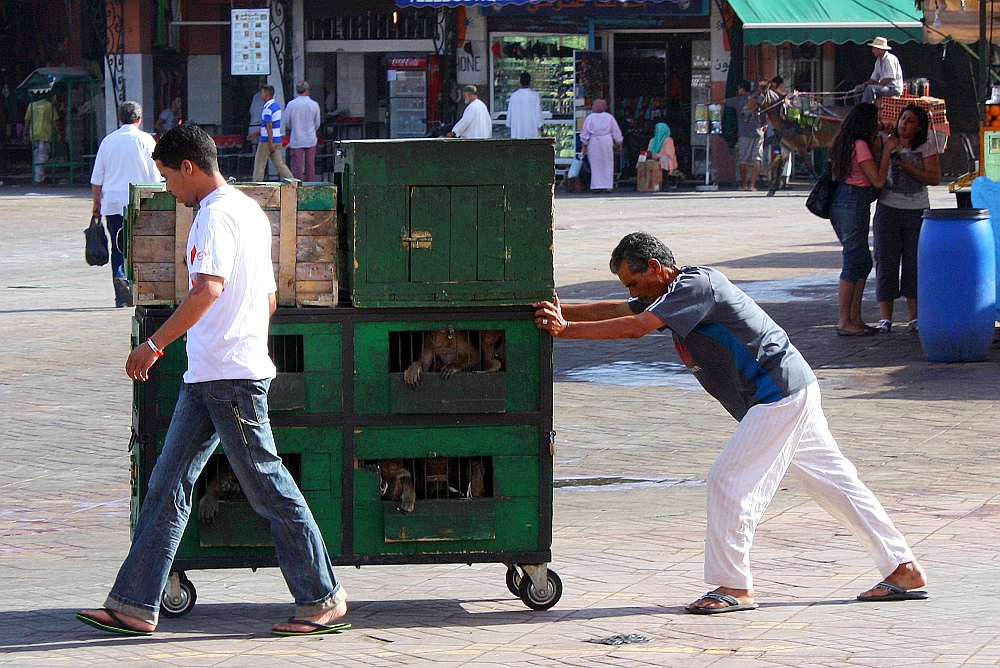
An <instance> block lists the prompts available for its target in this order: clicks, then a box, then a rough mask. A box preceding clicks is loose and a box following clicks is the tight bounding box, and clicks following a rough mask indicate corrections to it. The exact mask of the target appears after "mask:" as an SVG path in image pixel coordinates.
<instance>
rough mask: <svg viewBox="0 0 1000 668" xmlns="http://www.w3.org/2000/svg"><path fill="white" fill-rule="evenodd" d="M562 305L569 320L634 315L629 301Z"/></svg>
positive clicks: (578, 320) (607, 318) (592, 319)
mask: <svg viewBox="0 0 1000 668" xmlns="http://www.w3.org/2000/svg"><path fill="white" fill-rule="evenodd" d="M537 306H538V305H537V304H536V307H537ZM560 306H561V308H562V314H563V317H564V318H565V319H566V320H568V321H569V322H594V321H597V320H610V319H612V318H621V317H623V316H627V315H632V309H630V308H629V306H628V302H592V303H590V304H560Z"/></svg>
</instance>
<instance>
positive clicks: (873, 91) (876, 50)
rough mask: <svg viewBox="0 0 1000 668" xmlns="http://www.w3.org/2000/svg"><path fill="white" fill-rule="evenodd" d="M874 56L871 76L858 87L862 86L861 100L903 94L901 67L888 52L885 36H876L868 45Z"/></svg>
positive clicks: (865, 100) (872, 99) (873, 99)
mask: <svg viewBox="0 0 1000 668" xmlns="http://www.w3.org/2000/svg"><path fill="white" fill-rule="evenodd" d="M868 46H870V47H871V48H872V55H873V56H875V69H873V70H872V77H871V79H869V80H868V81H866V82H864V83H863V84H861V85H860V86H859V87H860V88H864V92H863V93H862V94H861V101H862V102H874V101H875V100H876V99H878V98H880V97H899V96H900V95H902V94H903V68H902V67H901V66H900V64H899V59H898V58H896V56H894V55H892V54H891V53H889V52H890V51H892V47H891V46H889V42H888V41H887V40H886V39H885V37H876V38H875V39H873V40H872V41H871V42H870V43H869V45H868Z"/></svg>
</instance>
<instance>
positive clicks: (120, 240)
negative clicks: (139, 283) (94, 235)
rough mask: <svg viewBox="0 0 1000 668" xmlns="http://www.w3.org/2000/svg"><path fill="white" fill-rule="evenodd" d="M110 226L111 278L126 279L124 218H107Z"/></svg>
mask: <svg viewBox="0 0 1000 668" xmlns="http://www.w3.org/2000/svg"><path fill="white" fill-rule="evenodd" d="M104 219H105V220H106V221H107V225H108V238H109V240H110V241H111V278H125V255H124V254H123V253H122V246H123V245H124V237H123V233H122V225H123V224H124V220H125V219H124V217H123V216H114V215H112V216H105V217H104Z"/></svg>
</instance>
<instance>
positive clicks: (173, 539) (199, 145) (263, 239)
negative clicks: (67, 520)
mask: <svg viewBox="0 0 1000 668" xmlns="http://www.w3.org/2000/svg"><path fill="white" fill-rule="evenodd" d="M153 157H154V159H155V160H156V165H157V167H158V168H159V169H160V171H161V172H163V175H164V176H165V177H166V179H167V190H169V191H170V192H171V193H172V194H173V195H174V197H176V198H177V201H178V202H179V203H181V204H184V205H186V206H190V207H199V209H198V213H197V215H196V216H195V219H194V221H193V223H192V225H191V231H190V233H189V235H188V241H187V254H186V257H187V261H188V262H187V264H188V273H189V276H190V288H189V290H188V293H187V295H186V296H185V297H184V300H183V301H182V302H181V303H180V305H179V306H178V307H177V308H176V309H175V310H174V312H173V314H172V315H171V316H170V317H169V318H168V319H167V321H166V322H164V323H163V325H162V326H161V327H160V328H159V329H158V330H156V332H154V333H153V335H152V336H151V337H149V338H148V339H147V340H145V341H143V342H142V343H141V344H139V346H137V347H136V348H135V349H133V350H132V352H131V354H130V355H129V356H128V360H127V361H126V363H125V372H126V373H127V374H128V376H129V377H130V378H131V379H133V380H135V381H140V382H142V381H146V380H148V379H149V370H150V368H151V367H152V366H153V364H154V363H156V361H157V360H158V359H159V358H160V357H161V356H162V355H163V349H164V348H166V347H167V346H168V345H170V344H171V343H173V342H174V341H176V340H178V339H180V338H181V337H182V336H184V335H185V334H187V342H186V350H187V358H188V368H187V371H186V372H185V373H184V378H183V382H182V383H181V389H180V394H179V395H178V398H177V404H176V406H175V407H174V412H173V416H172V417H171V419H170V427H169V428H168V430H167V435H166V438H165V440H164V443H163V449H162V450H161V452H160V455H159V457H158V458H157V460H156V465H155V466H154V467H153V472H152V475H151V477H150V480H149V486H148V490H147V492H146V496H145V498H144V499H143V500H142V508H141V509H140V511H139V517H138V519H137V520H136V525H135V527H134V531H133V538H132V546H131V548H130V549H129V553H128V556H127V557H126V558H125V561H124V563H122V566H121V568H120V569H119V571H118V577H117V579H116V580H115V584H114V586H113V587H112V588H111V592H110V593H109V595H108V597H107V599H106V600H105V602H104V607H103V608H97V609H91V610H83V611H81V612H80V614H78V615H77V619H79V620H80V621H81V622H83V623H85V624H88V625H89V626H93V627H95V628H98V629H101V630H102V631H107V632H109V633H117V634H120V635H127V636H135V635H150V634H151V633H152V632H153V631H154V630H155V629H156V626H157V623H158V621H159V611H160V599H161V598H162V595H163V589H164V587H165V586H166V584H167V579H168V576H169V574H170V570H171V568H172V563H173V559H174V554H175V553H176V551H177V546H178V545H179V544H180V540H181V536H182V535H183V533H184V527H185V525H186V524H187V520H188V517H189V516H190V513H191V505H192V504H191V497H192V493H193V490H194V488H195V485H196V482H197V479H198V476H199V474H200V473H201V471H202V469H203V468H204V467H205V464H206V463H207V462H208V459H209V457H211V455H212V453H213V452H214V451H215V449H216V446H217V445H219V444H221V445H222V449H223V451H224V452H225V454H226V458H227V459H228V460H229V464H230V467H231V468H232V470H233V473H235V475H236V478H237V479H238V480H239V483H240V487H241V489H242V490H243V493H244V494H245V495H246V497H247V500H248V501H249V502H250V505H251V506H252V507H253V509H254V511H256V512H257V513H258V514H259V515H261V516H262V517H264V518H265V519H266V520H268V521H269V523H270V526H271V538H272V540H273V541H274V547H275V552H276V553H277V557H278V565H279V567H280V568H281V572H282V575H283V576H284V578H285V582H286V583H287V584H288V588H289V589H290V590H291V592H292V595H293V596H294V597H295V604H296V614H295V616H294V617H292V618H291V619H289V620H288V621H285V622H281V623H280V624H278V625H277V626H275V627H274V629H273V630H272V633H274V634H275V635H282V636H287V635H319V634H322V633H336V632H339V631H342V630H344V629H345V628H349V627H350V624H340V623H338V624H331V622H333V621H334V620H336V619H339V618H340V617H343V616H344V615H345V614H347V595H346V593H345V592H344V589H343V587H341V586H340V584H339V583H338V582H337V578H336V576H335V575H334V573H333V565H332V564H331V562H330V555H329V554H328V553H327V550H326V546H325V544H324V543H323V537H322V536H321V535H320V532H319V528H318V527H317V525H316V521H315V520H314V519H313V516H312V513H311V512H310V511H309V507H308V506H307V505H306V502H305V499H304V497H303V496H302V493H301V492H300V491H299V488H298V486H297V485H296V484H295V480H294V479H293V478H292V476H291V474H290V473H289V472H288V469H286V468H285V465H284V464H283V463H282V461H281V458H280V457H279V456H278V454H277V451H276V448H275V443H274V436H273V434H272V432H271V425H270V422H269V421H268V417H267V390H268V386H269V385H270V383H271V379H272V378H274V375H275V368H274V364H273V363H272V362H271V359H270V358H269V357H268V351H267V333H268V321H269V320H270V317H271V315H272V314H273V313H274V311H275V310H276V307H277V304H276V301H275V291H276V286H275V281H274V271H273V269H272V266H271V224H270V222H269V221H268V218H267V216H266V215H264V212H263V211H262V210H261V208H260V206H258V205H257V203H256V202H254V201H253V200H252V199H250V198H249V197H247V196H246V195H244V194H243V193H241V192H240V191H238V190H237V189H236V188H234V187H233V186H231V185H229V184H228V183H226V179H225V177H224V176H222V174H220V173H219V168H218V152H217V150H216V147H215V143H214V142H213V141H212V138H211V137H210V136H208V134H207V133H206V132H205V131H204V130H202V129H201V128H199V127H197V126H195V125H179V126H177V127H175V128H174V129H173V130H171V131H170V132H168V133H166V134H165V135H163V137H162V138H161V139H160V142H159V144H158V145H157V147H156V150H155V151H154V153H153ZM216 437H218V438H216Z"/></svg>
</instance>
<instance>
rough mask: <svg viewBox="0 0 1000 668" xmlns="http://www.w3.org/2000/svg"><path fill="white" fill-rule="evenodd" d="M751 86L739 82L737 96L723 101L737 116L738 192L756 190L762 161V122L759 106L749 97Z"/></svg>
mask: <svg viewBox="0 0 1000 668" xmlns="http://www.w3.org/2000/svg"><path fill="white" fill-rule="evenodd" d="M752 91H753V84H751V83H750V82H749V81H741V82H740V84H739V94H738V95H734V96H733V97H727V98H726V99H725V105H726V106H727V107H729V108H730V109H733V110H735V111H736V114H737V123H736V125H737V129H738V131H737V136H738V139H737V144H736V147H737V149H736V152H737V157H738V160H737V162H738V163H739V166H740V176H741V177H742V178H743V185H742V186H740V190H757V177H758V176H760V163H761V160H763V159H764V124H765V123H764V121H763V120H762V119H761V117H760V114H759V113H758V111H757V110H758V109H759V108H760V104H759V103H758V102H757V100H756V99H754V98H753V97H752V96H751V93H752Z"/></svg>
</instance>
